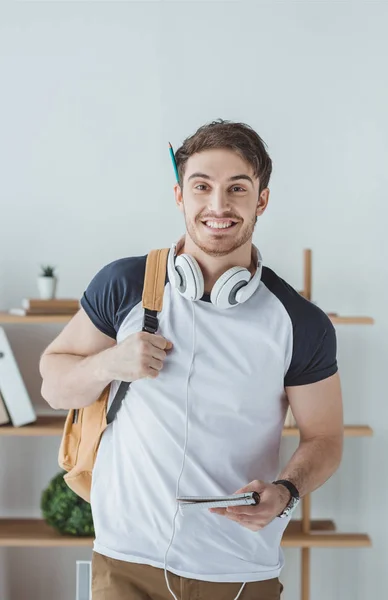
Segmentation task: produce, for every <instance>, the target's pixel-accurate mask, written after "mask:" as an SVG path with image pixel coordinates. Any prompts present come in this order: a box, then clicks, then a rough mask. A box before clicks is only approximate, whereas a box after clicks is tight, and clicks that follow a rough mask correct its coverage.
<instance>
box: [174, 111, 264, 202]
mask: <svg viewBox="0 0 388 600" xmlns="http://www.w3.org/2000/svg"><path fill="white" fill-rule="evenodd" d="M212 148H228V149H229V150H233V151H234V152H236V153H237V154H238V155H239V156H240V157H241V158H242V159H244V160H245V161H246V162H247V163H249V164H250V165H251V167H252V169H253V172H254V174H255V177H258V179H259V184H260V187H259V191H260V192H261V191H262V190H264V189H265V188H266V187H267V186H268V183H269V179H270V177H271V173H272V161H271V158H270V156H269V154H268V152H267V150H266V144H265V142H264V141H263V140H262V139H261V137H260V136H259V135H258V134H257V133H256V132H255V131H254V130H253V129H252V127H250V126H249V125H246V124H245V123H233V122H232V121H224V120H223V119H218V120H217V121H212V122H211V123H207V124H206V125H202V127H200V128H199V129H197V131H196V132H195V133H194V134H193V135H191V136H190V137H188V138H186V139H185V141H184V142H183V144H182V146H181V147H180V148H178V150H177V151H176V153H175V160H176V164H177V168H178V175H179V182H180V185H181V188H183V177H184V174H185V169H186V163H187V161H188V159H189V158H190V156H192V155H193V154H195V153H196V152H202V151H203V150H210V149H212Z"/></svg>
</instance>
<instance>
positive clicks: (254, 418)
mask: <svg viewBox="0 0 388 600" xmlns="http://www.w3.org/2000/svg"><path fill="white" fill-rule="evenodd" d="M145 264H146V256H141V257H132V258H123V259H120V260H117V261H114V262H113V263H110V264H109V265H107V266H105V267H104V268H102V269H101V271H99V273H97V275H96V276H95V277H94V278H93V280H92V281H91V283H90V284H89V286H88V288H87V290H86V291H85V294H84V296H83V298H82V300H81V304H82V307H83V308H84V310H85V311H86V313H87V314H88V315H89V317H90V319H91V321H92V322H93V323H94V325H95V326H96V327H97V328H98V329H99V330H101V331H102V332H103V333H105V334H107V335H109V336H111V337H112V338H114V339H117V342H121V341H122V340H124V339H125V338H126V337H127V336H128V335H130V334H132V333H134V332H138V331H141V329H142V325H143V316H144V312H143V309H142V305H141V298H142V292H143V280H144V273H145ZM158 333H160V334H161V335H163V336H164V337H166V338H167V339H168V340H170V341H171V342H172V343H173V350H172V351H171V352H170V353H169V354H168V356H167V358H166V360H165V363H164V368H163V369H162V371H161V372H160V374H159V376H158V377H157V378H156V379H141V380H138V381H135V382H133V383H131V385H130V387H129V390H128V392H127V394H126V396H125V398H124V400H123V403H122V405H121V408H120V410H119V412H118V414H117V416H116V418H115V420H114V421H113V423H112V424H110V425H109V426H108V428H107V429H106V430H105V432H104V434H103V436H102V439H101V443H100V447H99V450H98V454H97V459H96V464H95V467H94V471H93V478H92V492H91V507H92V513H93V520H94V526H95V532H96V539H95V543H94V550H95V551H96V552H99V553H101V554H103V555H105V556H108V557H111V558H116V559H119V560H123V561H129V562H134V563H142V564H148V565H152V566H154V567H159V568H163V567H164V557H165V553H166V550H167V548H168V546H169V543H170V540H171V536H172V526H173V518H174V515H175V512H176V500H175V498H176V492H177V481H178V478H179V474H180V473H181V470H182V462H183V458H184V447H185V436H186V408H187V407H188V420H187V446H186V453H185V458H184V466H183V471H182V475H181V479H180V484H179V490H178V493H179V495H181V496H195V495H207V496H216V495H226V494H232V493H234V492H235V491H236V490H238V489H239V488H241V487H243V486H245V485H246V484H248V483H249V482H250V481H252V480H254V479H261V480H264V481H268V482H270V481H273V480H274V479H276V477H277V475H278V469H279V446H280V441H281V434H282V428H283V424H284V419H285V414H286V410H287V399H286V395H285V389H284V388H285V387H286V386H292V385H304V384H309V383H313V382H316V381H319V380H322V379H325V378H327V377H329V376H331V375H333V374H334V373H335V372H336V371H337V361H336V336H335V330H334V328H333V326H332V324H331V322H330V320H329V318H328V317H327V315H326V314H325V313H324V312H323V311H322V310H321V309H319V308H318V307H317V306H315V305H314V304H312V303H310V302H309V301H307V300H306V299H304V298H303V297H302V296H301V295H300V294H299V293H298V292H296V291H295V290H294V289H293V288H292V287H291V286H290V285H288V284H287V283H286V282H285V281H284V280H283V279H281V278H280V277H278V276H277V275H276V274H275V273H274V272H273V271H272V270H271V269H269V268H267V267H263V272H262V277H261V282H260V285H259V287H258V289H257V290H256V292H255V293H254V294H253V296H252V297H251V298H250V299H249V300H247V301H246V302H245V303H243V304H241V305H237V306H235V307H233V308H230V309H227V310H222V309H218V308H217V307H215V306H214V305H213V304H211V303H210V299H209V297H208V296H204V297H203V298H202V299H201V300H200V301H198V302H191V301H189V300H187V299H184V298H183V297H182V296H181V295H180V294H179V292H178V291H177V290H175V289H174V288H173V287H172V285H170V283H169V281H168V278H167V275H166V285H165V291H164V299H163V310H162V311H161V313H159V331H158ZM118 385H119V382H114V383H113V384H112V386H111V396H110V401H112V399H113V397H114V395H115V393H116V391H117V388H118ZM311 402H314V398H311ZM288 521H289V519H279V518H275V519H274V520H273V521H272V522H271V523H270V524H269V525H267V526H266V527H264V528H263V529H262V530H260V531H258V532H253V531H251V530H249V529H247V528H244V527H242V526H241V525H240V524H238V523H236V522H234V521H231V520H230V519H227V518H226V517H222V516H220V515H217V514H214V513H210V512H209V511H208V510H203V511H195V512H188V513H184V514H181V512H178V514H177V516H176V521H175V535H174V538H173V542H172V545H171V547H170V549H169V551H168V556H167V563H166V568H167V569H168V570H169V571H171V572H172V573H175V574H177V575H180V576H183V577H188V578H193V579H199V580H205V581H216V582H243V581H246V582H250V581H260V580H265V579H271V578H273V577H278V575H279V573H280V571H281V568H282V566H283V562H284V559H283V552H282V549H281V547H280V542H281V538H282V535H283V532H284V529H285V527H286V526H287V524H288Z"/></svg>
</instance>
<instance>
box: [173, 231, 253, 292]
mask: <svg viewBox="0 0 388 600" xmlns="http://www.w3.org/2000/svg"><path fill="white" fill-rule="evenodd" d="M183 253H185V254H190V255H191V256H193V257H194V258H195V259H196V260H197V262H198V264H199V266H200V267H201V271H202V274H203V278H204V282H205V294H210V292H211V290H212V288H213V286H214V284H215V282H216V281H217V279H218V278H219V277H221V275H222V274H223V273H225V272H226V271H227V270H228V269H230V268H232V267H245V268H246V269H249V270H250V271H251V273H252V275H253V274H254V272H255V270H256V265H255V264H253V262H252V240H249V241H248V242H247V243H246V244H244V245H243V246H241V247H240V248H237V250H235V251H234V252H231V253H230V254H226V255H225V256H211V255H209V254H206V252H204V251H203V250H201V248H199V247H198V246H197V245H196V244H194V242H193V240H192V239H191V238H190V236H189V235H186V237H185V241H184V244H183V247H182V249H181V250H180V251H179V254H183Z"/></svg>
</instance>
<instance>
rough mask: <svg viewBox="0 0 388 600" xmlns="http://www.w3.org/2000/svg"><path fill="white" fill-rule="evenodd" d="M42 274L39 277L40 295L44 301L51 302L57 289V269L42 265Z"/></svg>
mask: <svg viewBox="0 0 388 600" xmlns="http://www.w3.org/2000/svg"><path fill="white" fill-rule="evenodd" d="M41 268H42V272H41V274H40V275H39V277H38V289H39V295H40V297H41V299H42V300H51V299H52V298H55V293H56V289H57V277H56V276H55V267H52V266H51V265H42V266H41Z"/></svg>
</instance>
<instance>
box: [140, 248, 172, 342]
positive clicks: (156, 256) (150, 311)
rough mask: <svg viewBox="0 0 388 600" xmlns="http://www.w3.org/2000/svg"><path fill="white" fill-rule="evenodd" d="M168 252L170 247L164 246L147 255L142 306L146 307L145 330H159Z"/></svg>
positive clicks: (154, 331) (149, 331)
mask: <svg viewBox="0 0 388 600" xmlns="http://www.w3.org/2000/svg"><path fill="white" fill-rule="evenodd" d="M168 253H169V248H163V249H161V250H151V252H150V253H149V255H148V256H147V263H146V270H145V276H144V287H143V297H142V306H143V308H144V321H143V331H148V333H156V332H157V330H158V319H157V313H158V312H160V311H161V310H162V308H163V295H164V286H165V283H166V269H167V257H168Z"/></svg>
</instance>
